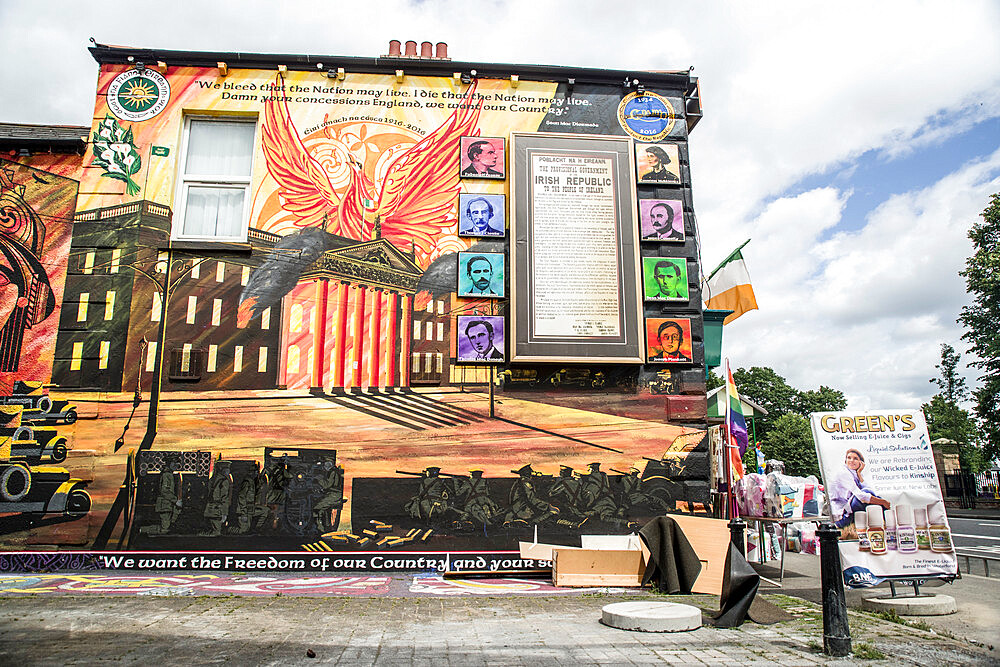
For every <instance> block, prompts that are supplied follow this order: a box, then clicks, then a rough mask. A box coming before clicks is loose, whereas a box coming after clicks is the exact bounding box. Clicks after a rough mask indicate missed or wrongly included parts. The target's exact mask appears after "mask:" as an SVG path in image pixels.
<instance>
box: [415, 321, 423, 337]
mask: <svg viewBox="0 0 1000 667" xmlns="http://www.w3.org/2000/svg"><path fill="white" fill-rule="evenodd" d="M422 330H423V325H421V324H420V320H413V340H420V332H421V331H422Z"/></svg>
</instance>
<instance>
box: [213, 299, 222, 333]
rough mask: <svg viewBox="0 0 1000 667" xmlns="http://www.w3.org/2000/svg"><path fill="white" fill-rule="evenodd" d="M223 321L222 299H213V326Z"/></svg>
mask: <svg viewBox="0 0 1000 667" xmlns="http://www.w3.org/2000/svg"><path fill="white" fill-rule="evenodd" d="M221 322H222V299H212V326H213V327H217V326H219V323H221Z"/></svg>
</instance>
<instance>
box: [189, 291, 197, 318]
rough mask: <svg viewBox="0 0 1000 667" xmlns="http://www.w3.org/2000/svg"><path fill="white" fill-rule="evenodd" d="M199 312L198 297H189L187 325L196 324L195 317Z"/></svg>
mask: <svg viewBox="0 0 1000 667" xmlns="http://www.w3.org/2000/svg"><path fill="white" fill-rule="evenodd" d="M197 310H198V297H196V296H189V297H188V309H187V323H188V324H194V315H195V313H196V312H197Z"/></svg>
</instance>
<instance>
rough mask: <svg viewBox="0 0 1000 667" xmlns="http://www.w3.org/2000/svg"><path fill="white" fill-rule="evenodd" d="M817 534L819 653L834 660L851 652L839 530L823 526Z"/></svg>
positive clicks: (825, 524)
mask: <svg viewBox="0 0 1000 667" xmlns="http://www.w3.org/2000/svg"><path fill="white" fill-rule="evenodd" d="M816 533H817V534H818V535H819V555H820V557H819V567H820V575H821V582H822V583H821V586H822V588H821V590H822V593H823V652H824V653H826V654H827V655H831V656H833V657H835V658H842V657H844V656H846V655H850V653H851V628H850V626H849V625H848V624H847V596H846V595H845V594H844V575H843V572H842V571H841V567H840V548H839V547H838V545H837V542H838V541H839V540H840V530H839V529H838V528H837V527H836V526H834V525H833V524H832V523H829V522H827V523H824V524H823V525H821V526H820V527H819V530H818V531H816Z"/></svg>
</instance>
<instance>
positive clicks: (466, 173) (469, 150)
mask: <svg viewBox="0 0 1000 667" xmlns="http://www.w3.org/2000/svg"><path fill="white" fill-rule="evenodd" d="M459 143H460V147H459V162H460V165H461V170H462V171H461V176H462V178H492V179H498V180H500V179H504V178H506V177H507V160H506V154H505V150H504V139H503V137H462V138H461V140H460V142H459ZM675 149H676V147H675Z"/></svg>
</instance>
